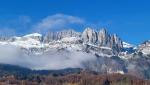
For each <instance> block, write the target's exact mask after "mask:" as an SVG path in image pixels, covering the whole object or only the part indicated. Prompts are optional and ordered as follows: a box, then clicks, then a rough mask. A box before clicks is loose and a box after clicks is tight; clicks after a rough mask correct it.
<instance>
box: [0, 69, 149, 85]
mask: <svg viewBox="0 0 150 85" xmlns="http://www.w3.org/2000/svg"><path fill="white" fill-rule="evenodd" d="M0 85H150V81H148V80H142V79H139V78H136V77H133V76H130V75H121V74H109V75H97V74H93V73H87V72H81V73H79V74H69V75H66V76H57V77H54V76H35V77H33V78H32V79H26V80H21V79H17V78H16V77H15V76H13V75H11V76H7V77H2V78H0Z"/></svg>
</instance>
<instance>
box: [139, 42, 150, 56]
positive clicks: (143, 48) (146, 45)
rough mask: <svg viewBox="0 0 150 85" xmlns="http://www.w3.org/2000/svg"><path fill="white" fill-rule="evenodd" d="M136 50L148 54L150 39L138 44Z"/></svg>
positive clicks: (149, 52) (149, 51)
mask: <svg viewBox="0 0 150 85" xmlns="http://www.w3.org/2000/svg"><path fill="white" fill-rule="evenodd" d="M138 51H139V52H142V53H143V54H145V55H149V54H150V40H147V41H145V42H144V43H142V44H141V45H139V46H138Z"/></svg>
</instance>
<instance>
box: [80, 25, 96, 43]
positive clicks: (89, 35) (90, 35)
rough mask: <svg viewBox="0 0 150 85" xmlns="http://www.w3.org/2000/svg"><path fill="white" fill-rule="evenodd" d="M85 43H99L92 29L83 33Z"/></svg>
mask: <svg viewBox="0 0 150 85" xmlns="http://www.w3.org/2000/svg"><path fill="white" fill-rule="evenodd" d="M82 39H83V42H84V43H90V44H95V43H96V41H97V33H96V31H94V30H93V29H91V28H89V27H88V28H86V29H85V30H84V31H83V33H82Z"/></svg>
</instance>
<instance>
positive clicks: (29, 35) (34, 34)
mask: <svg viewBox="0 0 150 85" xmlns="http://www.w3.org/2000/svg"><path fill="white" fill-rule="evenodd" d="M31 36H35V37H37V36H39V37H41V36H42V34H39V33H32V34H28V35H25V36H23V37H31Z"/></svg>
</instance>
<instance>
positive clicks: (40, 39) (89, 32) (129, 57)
mask: <svg viewBox="0 0 150 85" xmlns="http://www.w3.org/2000/svg"><path fill="white" fill-rule="evenodd" d="M10 48H11V49H10ZM149 49H150V41H146V42H145V43H143V44H141V45H139V46H137V47H136V46H134V45H132V44H129V43H126V42H124V41H123V40H121V38H119V37H118V36H117V35H116V34H110V33H109V32H108V31H107V30H106V29H101V30H98V31H95V30H94V29H92V28H86V29H85V30H84V31H83V32H76V31H74V30H65V31H60V32H47V33H46V34H44V35H42V34H39V33H32V34H27V35H25V36H21V37H17V36H12V37H10V38H7V39H0V53H1V55H0V63H6V64H7V63H8V64H15V65H20V66H24V67H28V68H31V69H63V68H69V67H75V68H83V69H88V70H92V71H97V72H100V73H105V72H108V73H116V72H117V73H118V72H121V74H122V73H129V74H130V73H131V74H132V73H138V72H141V75H142V76H143V77H146V76H145V74H144V72H147V71H148V70H149V69H150V62H149V59H150V57H149V54H150V51H149ZM12 56H13V57H12ZM141 60H142V61H141ZM141 62H143V65H144V67H143V66H141ZM133 71H134V72H133ZM135 75H136V74H135ZM149 76H150V75H149Z"/></svg>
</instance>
